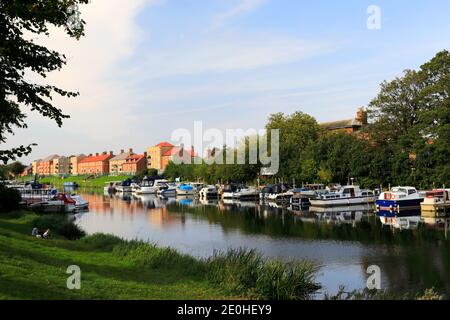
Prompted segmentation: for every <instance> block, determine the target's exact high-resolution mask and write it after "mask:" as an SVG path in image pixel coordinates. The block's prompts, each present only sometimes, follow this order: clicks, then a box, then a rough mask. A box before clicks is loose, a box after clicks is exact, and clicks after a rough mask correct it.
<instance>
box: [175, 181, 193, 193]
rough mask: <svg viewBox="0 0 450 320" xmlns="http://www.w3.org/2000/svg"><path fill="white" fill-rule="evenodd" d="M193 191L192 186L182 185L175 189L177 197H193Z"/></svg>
mask: <svg viewBox="0 0 450 320" xmlns="http://www.w3.org/2000/svg"><path fill="white" fill-rule="evenodd" d="M195 191H196V189H194V187H193V186H191V185H189V184H185V183H182V184H180V185H179V186H178V187H177V196H193V195H195Z"/></svg>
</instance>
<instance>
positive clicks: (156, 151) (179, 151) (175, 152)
mask: <svg viewBox="0 0 450 320" xmlns="http://www.w3.org/2000/svg"><path fill="white" fill-rule="evenodd" d="M147 153H148V159H149V161H148V168H149V169H156V170H158V172H160V173H161V172H163V171H164V170H165V169H166V167H167V165H168V164H169V162H170V161H174V160H177V159H179V160H182V161H184V162H186V163H189V162H192V161H193V160H194V158H195V156H196V155H195V152H194V147H191V150H186V149H184V146H183V145H181V146H177V147H176V146H174V145H172V144H170V143H168V142H161V143H159V144H157V145H156V146H154V147H150V148H148V150H147Z"/></svg>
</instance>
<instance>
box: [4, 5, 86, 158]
mask: <svg viewBox="0 0 450 320" xmlns="http://www.w3.org/2000/svg"><path fill="white" fill-rule="evenodd" d="M82 3H88V0H46V1H37V0H1V1H0V79H1V81H0V144H1V143H5V142H6V136H7V135H8V134H14V129H15V128H26V127H27V123H26V122H25V119H26V113H25V111H24V109H26V108H28V109H29V110H31V111H37V112H38V113H40V114H41V115H42V116H44V117H48V118H50V119H53V120H54V121H55V122H56V123H57V124H58V126H61V125H62V122H63V119H66V118H68V117H69V116H68V115H65V114H63V112H62V110H61V109H59V108H58V107H56V106H54V105H53V104H52V103H51V100H52V97H53V95H54V94H59V95H61V96H65V97H75V96H77V95H78V93H75V92H69V91H65V90H63V89H60V88H58V87H55V86H53V85H48V84H40V83H37V82H32V81H31V80H29V79H30V78H32V76H33V75H34V76H36V77H41V78H45V77H46V75H47V74H48V73H49V72H52V71H55V70H60V69H61V68H62V66H63V65H65V64H66V58H65V56H64V55H62V54H60V53H58V52H56V51H52V50H49V49H48V48H46V47H44V46H41V45H38V44H36V43H35V41H34V40H33V38H32V37H31V36H25V33H27V34H31V35H40V34H41V35H46V36H49V29H48V28H49V26H50V25H53V26H55V27H58V28H64V29H65V30H66V32H67V34H68V35H69V36H71V37H74V38H76V39H79V38H80V37H81V36H82V35H83V31H84V28H83V27H84V21H82V20H80V24H79V25H78V26H77V28H75V29H71V28H69V26H68V24H67V23H68V21H70V19H71V18H73V14H74V12H73V11H71V10H69V9H72V8H73V7H71V6H73V5H78V4H82ZM25 75H27V76H26V77H25ZM33 145H35V144H32V145H28V146H18V147H15V148H12V149H9V150H0V160H2V161H3V162H4V163H6V162H7V161H8V160H15V159H16V157H21V156H22V155H27V154H29V153H30V152H31V150H32V146H33Z"/></svg>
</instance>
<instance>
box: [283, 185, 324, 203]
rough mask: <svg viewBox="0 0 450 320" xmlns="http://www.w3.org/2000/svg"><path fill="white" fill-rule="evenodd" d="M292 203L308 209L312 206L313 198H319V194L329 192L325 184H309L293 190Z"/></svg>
mask: <svg viewBox="0 0 450 320" xmlns="http://www.w3.org/2000/svg"><path fill="white" fill-rule="evenodd" d="M292 192H293V193H294V195H293V196H292V198H291V205H293V206H300V207H302V208H304V209H307V208H309V207H310V206H311V201H310V200H311V199H315V198H317V196H318V195H319V194H325V193H326V192H327V190H326V188H325V186H324V185H323V184H307V185H305V186H304V187H302V188H297V189H294V190H292Z"/></svg>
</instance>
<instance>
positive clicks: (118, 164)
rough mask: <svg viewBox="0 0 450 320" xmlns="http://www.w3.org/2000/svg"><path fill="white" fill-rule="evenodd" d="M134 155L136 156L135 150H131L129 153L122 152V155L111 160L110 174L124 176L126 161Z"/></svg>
mask: <svg viewBox="0 0 450 320" xmlns="http://www.w3.org/2000/svg"><path fill="white" fill-rule="evenodd" d="M132 155H134V153H133V149H129V150H128V152H125V151H124V150H120V154H118V155H117V156H115V157H113V158H111V159H110V160H109V174H110V175H119V174H122V173H123V165H124V164H125V163H126V159H127V158H128V157H129V156H132Z"/></svg>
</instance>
